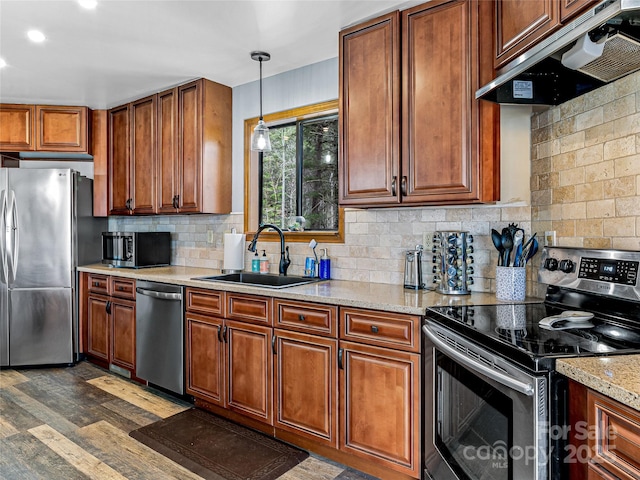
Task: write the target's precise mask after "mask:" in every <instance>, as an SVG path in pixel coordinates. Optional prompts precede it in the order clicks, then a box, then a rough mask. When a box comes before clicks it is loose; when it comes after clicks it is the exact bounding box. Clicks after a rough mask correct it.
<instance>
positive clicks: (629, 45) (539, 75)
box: [476, 0, 640, 105]
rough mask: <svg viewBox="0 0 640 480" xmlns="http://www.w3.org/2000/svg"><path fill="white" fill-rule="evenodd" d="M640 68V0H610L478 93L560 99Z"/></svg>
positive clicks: (544, 101) (520, 100) (546, 101)
mask: <svg viewBox="0 0 640 480" xmlns="http://www.w3.org/2000/svg"><path fill="white" fill-rule="evenodd" d="M565 65H567V66H565ZM569 67H571V68H569ZM638 69H640V0H606V1H604V2H602V3H600V4H598V5H597V6H596V7H594V8H593V9H591V10H590V11H588V12H587V13H585V14H583V15H581V16H580V17H578V18H576V19H575V20H574V21H572V22H571V23H569V24H567V25H566V26H564V27H562V29H560V30H558V31H557V32H556V33H555V34H553V35H551V36H550V37H549V38H547V39H545V40H544V41H543V42H541V43H540V44H538V45H536V46H535V47H534V48H532V49H531V50H529V51H527V52H526V53H524V54H522V55H521V56H520V57H518V58H516V59H515V60H513V61H512V62H511V63H509V64H508V65H506V66H505V67H504V68H502V69H501V70H499V71H498V77H497V78H495V79H494V80H493V81H492V82H490V83H489V84H487V85H485V86H484V87H482V88H480V89H479V90H478V91H477V92H476V98H482V99H484V100H490V101H493V102H497V103H505V104H525V105H532V104H534V105H559V104H560V103H564V102H566V101H567V100H571V99H572V98H575V97H577V96H579V95H582V94H584V93H587V92H589V91H591V90H594V89H596V88H598V87H601V86H602V85H605V84H606V83H609V82H611V81H614V80H616V79H618V78H621V77H623V76H625V75H628V74H629V73H632V72H635V71H636V70H638Z"/></svg>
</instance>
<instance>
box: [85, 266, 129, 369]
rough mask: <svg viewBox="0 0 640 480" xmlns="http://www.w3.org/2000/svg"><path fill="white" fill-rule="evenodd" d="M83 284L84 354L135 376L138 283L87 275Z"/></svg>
mask: <svg viewBox="0 0 640 480" xmlns="http://www.w3.org/2000/svg"><path fill="white" fill-rule="evenodd" d="M80 281H81V282H82V284H83V286H82V288H81V289H80V291H81V292H82V294H83V295H85V297H84V298H81V300H80V301H81V302H82V306H81V308H80V312H81V315H85V316H86V318H81V319H80V321H81V325H82V327H81V330H82V332H83V334H82V336H83V344H84V345H85V351H84V353H85V354H86V355H87V357H88V358H89V360H91V361H94V362H95V363H97V364H98V365H100V366H102V367H104V368H109V367H110V366H111V365H115V366H116V367H120V368H122V369H125V370H127V371H128V372H129V373H130V374H131V376H135V369H136V302H135V280H130V279H121V278H117V277H110V276H108V275H94V274H86V273H83V274H81V276H80Z"/></svg>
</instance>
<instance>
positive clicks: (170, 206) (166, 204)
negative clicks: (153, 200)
mask: <svg viewBox="0 0 640 480" xmlns="http://www.w3.org/2000/svg"><path fill="white" fill-rule="evenodd" d="M157 147H158V152H157V159H158V181H157V189H158V213H176V211H177V208H178V205H177V195H178V89H177V88H172V89H171V90H167V91H165V92H162V93H159V94H158V140H157Z"/></svg>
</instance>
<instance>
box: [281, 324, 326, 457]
mask: <svg viewBox="0 0 640 480" xmlns="http://www.w3.org/2000/svg"><path fill="white" fill-rule="evenodd" d="M275 336H276V340H275V349H274V352H273V353H274V359H275V361H274V368H275V372H274V385H275V388H274V390H275V399H274V405H275V417H274V426H276V427H277V428H281V429H284V430H288V431H291V432H294V433H297V434H299V435H302V436H305V437H309V438H311V439H312V440H315V441H317V442H320V443H324V444H326V445H329V446H331V447H333V448H337V432H338V409H337V406H338V403H337V391H338V389H337V383H338V379H337V373H338V371H337V351H338V341H337V340H334V339H330V338H323V337H318V336H316V335H307V334H303V333H295V332H288V331H286V330H279V329H277V330H275Z"/></svg>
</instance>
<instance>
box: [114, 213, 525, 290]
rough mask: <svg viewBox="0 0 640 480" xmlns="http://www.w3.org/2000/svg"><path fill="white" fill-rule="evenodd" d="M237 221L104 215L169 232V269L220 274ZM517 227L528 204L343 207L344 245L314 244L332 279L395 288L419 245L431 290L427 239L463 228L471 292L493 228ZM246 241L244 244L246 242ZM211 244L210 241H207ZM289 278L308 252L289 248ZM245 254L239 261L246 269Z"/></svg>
mask: <svg viewBox="0 0 640 480" xmlns="http://www.w3.org/2000/svg"><path fill="white" fill-rule="evenodd" d="M243 222H244V220H243V215H242V214H231V215H190V216H187V215H180V216H156V217H139V218H131V217H111V218H110V220H109V228H110V229H111V230H125V231H127V230H131V231H170V232H171V233H172V240H173V242H172V243H173V258H172V264H174V265H189V266H201V267H208V268H216V269H219V268H222V266H223V258H224V254H223V252H224V250H223V249H224V245H223V239H224V233H225V232H230V231H231V229H232V228H236V229H237V231H238V232H242V230H243ZM509 223H517V224H518V225H519V226H520V227H521V228H524V229H525V231H526V232H527V235H530V233H531V222H530V208H529V207H528V206H473V207H456V208H453V207H452V208H440V207H438V208H435V207H432V208H406V207H405V208H392V209H370V210H360V209H347V210H346V212H345V243H343V244H335V243H328V244H322V243H319V244H318V247H317V248H316V250H317V251H318V253H320V251H319V250H318V249H319V248H324V247H326V248H327V249H328V254H329V256H330V257H331V276H332V278H335V279H342V280H358V281H366V282H374V283H386V284H396V285H401V284H402V283H403V281H404V257H405V251H406V250H408V249H412V248H413V247H415V245H418V244H423V245H424V247H425V254H424V263H423V272H424V280H425V282H426V283H427V285H431V282H432V280H433V274H432V265H433V264H432V261H431V259H432V256H433V254H432V253H431V238H432V236H433V232H435V231H439V230H463V231H468V232H470V233H471V234H472V235H473V236H474V242H473V247H474V252H473V254H472V255H473V257H474V264H473V267H474V275H473V279H474V284H473V285H472V286H471V289H472V290H474V291H494V290H495V289H494V287H493V282H494V279H495V265H496V264H497V261H498V256H497V251H496V250H495V249H494V247H493V244H492V243H491V238H490V236H489V233H490V231H491V229H492V228H495V229H497V230H501V229H502V228H503V227H505V226H507V225H508V224H509ZM247 240H248V241H249V240H250V239H247ZM209 241H210V242H209ZM258 243H259V245H258V247H259V249H265V250H266V252H267V256H268V257H269V264H270V271H271V272H272V273H277V271H278V261H279V256H280V253H279V244H278V243H276V242H258ZM288 245H289V247H290V248H289V250H290V255H291V260H292V264H291V267H290V269H289V272H290V273H291V274H296V275H302V274H303V270H304V259H305V257H307V256H308V255H310V254H311V249H310V248H309V246H308V243H288ZM251 256H252V254H251V253H250V252H247V254H246V256H245V268H246V269H249V267H250V262H251Z"/></svg>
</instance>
